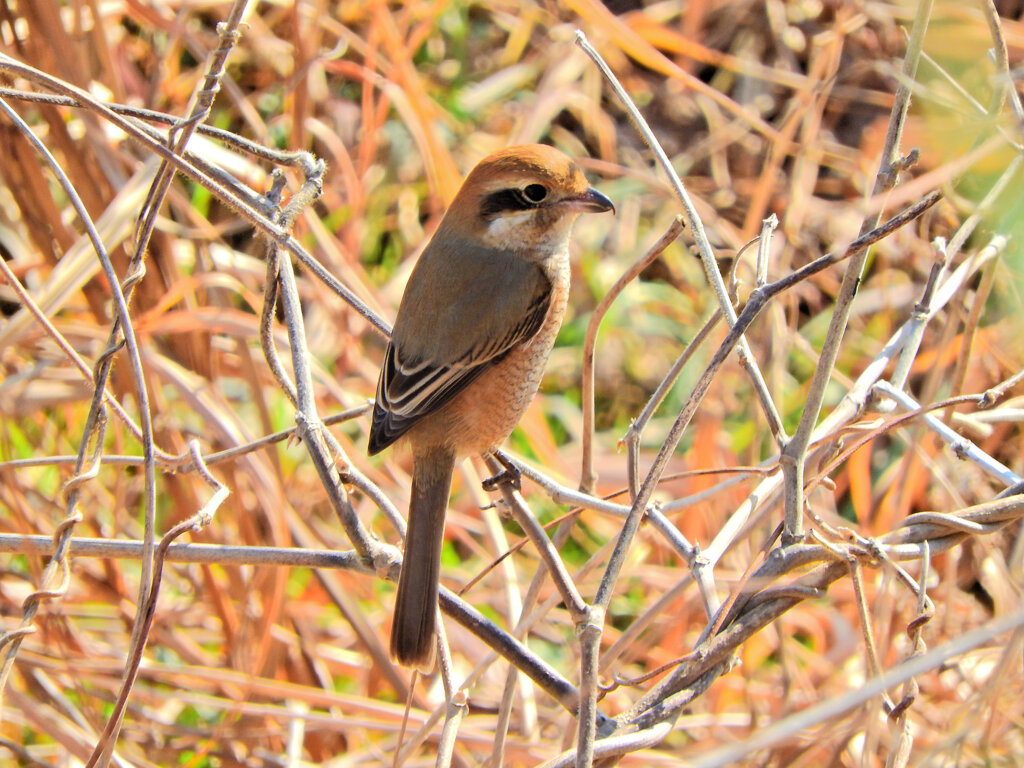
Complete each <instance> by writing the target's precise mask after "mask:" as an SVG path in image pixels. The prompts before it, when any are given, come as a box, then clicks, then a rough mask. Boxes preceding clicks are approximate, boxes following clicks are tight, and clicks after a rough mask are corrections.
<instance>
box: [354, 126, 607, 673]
mask: <svg viewBox="0 0 1024 768" xmlns="http://www.w3.org/2000/svg"><path fill="white" fill-rule="evenodd" d="M601 211H614V206H613V205H612V203H611V201H610V200H609V199H608V198H607V197H605V196H604V195H602V194H601V193H600V192H598V191H597V190H595V189H592V188H591V187H590V186H589V184H588V183H587V180H586V177H584V175H583V172H582V171H581V170H580V169H579V167H578V166H577V165H576V164H575V163H574V162H573V161H572V160H570V159H569V158H568V157H567V156H566V155H564V154H563V153H561V152H559V151H558V150H557V149H553V148H552V147H548V146H544V145H541V144H532V145H526V146H518V147H509V148H508V149H504V150H502V151H500V152H496V153H494V154H492V155H489V156H488V157H485V158H484V159H483V160H481V161H480V163H479V164H478V165H477V166H476V167H475V168H474V169H473V170H472V171H471V172H470V174H469V176H467V177H466V180H465V181H464V182H463V184H462V187H461V188H460V189H459V191H458V194H456V195H455V199H454V200H453V201H452V204H451V207H450V208H449V209H448V212H447V213H446V214H445V216H444V218H443V219H442V220H441V224H440V226H439V227H438V229H437V232H435V233H434V236H433V238H432V239H431V241H430V243H429V244H428V245H427V247H426V249H425V250H424V251H423V254H422V255H421V256H420V258H419V261H418V262H417V264H416V266H415V268H414V269H413V272H412V274H411V276H410V277H409V282H408V285H407V286H406V289H405V294H404V295H403V297H402V302H401V304H400V305H399V308H398V316H397V318H396V320H395V327H394V331H393V332H392V336H391V342H390V344H388V348H387V351H386V353H385V356H384V365H383V367H382V369H381V372H380V381H379V383H378V385H377V402H376V404H375V406H374V409H373V424H372V426H371V428H370V440H369V453H370V455H373V454H375V453H377V452H378V451H381V450H383V449H384V448H386V447H387V446H389V445H391V444H392V443H393V442H395V441H396V440H398V439H399V438H402V437H404V438H405V440H406V441H407V443H408V445H409V446H410V447H411V448H412V454H413V478H412V498H411V501H410V504H409V521H408V531H407V532H406V537H405V555H404V558H403V562H402V573H401V577H400V579H399V582H398V598H397V601H396V604H395V615H394V620H393V622H392V629H391V655H392V656H393V657H394V659H395V660H396V661H397V662H398V663H399V664H402V665H403V666H408V667H416V668H419V669H421V670H424V671H430V670H431V669H432V668H433V665H434V648H435V638H434V634H435V632H434V630H435V626H436V623H435V622H436V616H437V595H438V580H439V578H440V566H441V545H442V542H443V538H444V518H445V510H446V508H447V506H448V494H449V492H450V490H451V482H452V473H453V472H454V469H455V462H456V460H457V459H459V458H462V457H465V456H468V455H472V454H478V453H488V452H491V451H494V450H495V449H496V448H497V447H498V445H499V444H500V443H501V442H502V441H503V440H505V438H507V437H508V436H509V434H510V433H511V432H512V430H513V428H514V427H515V425H516V423H517V422H518V421H519V418H520V417H521V416H522V415H523V411H525V410H526V407H527V406H528V405H529V404H530V401H531V400H532V399H533V396H534V394H535V393H536V391H537V387H538V385H539V384H540V380H541V375H542V374H543V371H544V365H545V363H546V362H547V359H548V355H549V354H550V353H551V348H552V346H553V345H554V342H555V336H556V335H557V333H558V329H559V326H560V325H561V324H562V316H563V315H564V314H565V306H566V301H567V299H568V296H569V231H570V229H571V228H572V224H573V222H574V221H575V220H576V218H577V217H578V216H579V214H581V213H587V212H595V213H596V212H601Z"/></svg>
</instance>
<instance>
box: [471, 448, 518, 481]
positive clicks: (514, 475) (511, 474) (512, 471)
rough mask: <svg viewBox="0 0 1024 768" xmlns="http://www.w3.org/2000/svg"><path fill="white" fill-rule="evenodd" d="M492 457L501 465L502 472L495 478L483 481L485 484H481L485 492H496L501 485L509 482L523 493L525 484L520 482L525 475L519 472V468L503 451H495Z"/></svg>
mask: <svg viewBox="0 0 1024 768" xmlns="http://www.w3.org/2000/svg"><path fill="white" fill-rule="evenodd" d="M491 456H493V457H494V458H495V459H497V461H498V463H499V464H501V466H502V470H501V472H499V473H498V474H496V475H494V476H493V477H488V478H487V479H486V480H484V481H483V483H481V485H483V488H484V490H485V491H496V490H498V486H499V485H501V484H502V483H504V482H506V481H507V482H509V483H511V484H512V487H513V488H514V489H515V490H517V491H521V490H522V489H523V484H522V483H521V482H520V479H521V478H522V476H523V473H522V472H520V471H519V467H517V466H516V465H515V464H513V463H512V460H511V459H510V458H509V457H508V456H506V455H505V454H504V453H502V452H501V451H495V452H494V453H492V454H491Z"/></svg>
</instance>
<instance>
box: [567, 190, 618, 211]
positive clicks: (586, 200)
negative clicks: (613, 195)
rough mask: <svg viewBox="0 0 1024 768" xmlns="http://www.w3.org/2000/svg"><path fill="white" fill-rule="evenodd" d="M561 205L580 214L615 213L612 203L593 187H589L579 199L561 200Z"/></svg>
mask: <svg viewBox="0 0 1024 768" xmlns="http://www.w3.org/2000/svg"><path fill="white" fill-rule="evenodd" d="M562 205H564V206H566V207H567V208H569V209H570V210H573V211H579V212H580V213H603V212H604V211H611V212H612V213H615V206H614V205H613V204H612V201H611V200H609V199H608V198H607V197H605V196H604V195H602V194H601V193H600V192H598V191H597V190H596V189H594V188H593V187H590V188H589V189H588V190H587V191H586V192H584V193H583V194H582V195H580V196H579V197H571V198H568V199H567V200H563V201H562Z"/></svg>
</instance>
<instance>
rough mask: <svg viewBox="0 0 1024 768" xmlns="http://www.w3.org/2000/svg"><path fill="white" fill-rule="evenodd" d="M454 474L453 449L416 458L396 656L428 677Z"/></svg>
mask: <svg viewBox="0 0 1024 768" xmlns="http://www.w3.org/2000/svg"><path fill="white" fill-rule="evenodd" d="M454 471H455V456H454V454H452V453H451V452H450V451H447V450H444V449H441V448H431V449H427V450H424V451H422V452H417V453H416V454H414V456H413V472H412V500H411V501H410V503H409V523H408V530H407V531H406V534H405V555H404V557H403V559H402V575H401V576H400V577H399V579H398V598H397V600H396V601H395V617H394V619H393V621H392V623H391V656H392V657H393V658H394V659H395V661H397V662H398V663H399V664H401V665H402V666H404V667H415V668H417V669H419V670H420V671H422V672H425V673H427V672H430V671H431V670H432V669H433V668H434V649H435V642H436V640H435V637H434V634H435V632H434V630H435V628H436V621H437V591H438V581H439V580H440V578H441V545H442V543H443V541H444V516H445V510H446V509H447V508H448V494H449V492H450V491H451V487H452V473H453V472H454Z"/></svg>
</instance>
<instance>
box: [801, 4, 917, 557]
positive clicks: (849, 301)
mask: <svg viewBox="0 0 1024 768" xmlns="http://www.w3.org/2000/svg"><path fill="white" fill-rule="evenodd" d="M931 10H932V0H921V2H919V3H918V6H917V15H916V16H915V17H914V25H913V29H912V31H911V35H910V43H909V44H908V46H907V54H906V56H905V57H904V60H903V80H902V81H901V84H900V86H899V87H898V89H897V90H896V99H895V104H894V105H893V108H892V112H891V113H890V116H889V128H888V131H887V133H886V137H885V146H884V148H883V149H882V158H881V162H880V164H879V168H878V173H877V175H876V177H875V186H874V192H873V194H875V195H877V194H879V193H881V192H883V191H885V190H888V189H891V188H892V187H894V186H895V185H896V181H897V178H898V175H899V174H898V171H897V170H896V165H897V157H898V153H899V148H900V139H901V137H902V135H903V125H904V123H905V122H906V119H907V111H908V109H909V108H910V88H909V85H908V83H909V82H911V81H913V79H914V76H915V75H916V73H917V65H918V61H919V60H920V57H921V50H922V48H923V46H924V33H925V30H927V28H928V18H929V16H930V15H931ZM880 219H881V212H879V213H878V214H876V215H875V216H874V217H873V218H872V219H868V220H865V222H864V224H863V225H862V227H861V234H865V233H867V232H869V231H870V230H872V229H874V228H875V227H877V226H878V222H879V221H880ZM867 256H868V251H867V250H866V249H865V250H863V251H861V252H860V253H858V254H857V255H855V256H854V257H853V258H852V259H850V263H849V264H848V265H847V267H846V273H845V274H844V275H843V283H842V285H841V287H840V289H839V295H838V296H837V297H836V302H835V309H834V310H833V313H832V319H831V320H830V322H829V327H828V332H827V333H826V336H825V342H824V344H823V346H822V350H821V356H820V358H819V359H818V366H817V368H816V369H815V371H814V378H813V379H812V381H811V386H810V389H809V391H808V393H807V402H806V403H805V404H804V408H803V413H802V414H801V416H800V423H799V424H798V426H797V428H796V432H795V433H794V434H793V437H792V439H791V440H790V441H789V442H788V443H787V444H786V446H785V447H784V448H783V450H782V471H783V474H784V477H785V489H786V495H785V503H786V528H785V532H784V534H783V537H782V544H783V546H786V545H789V544H793V543H795V542H797V541H799V540H800V538H801V537H802V536H803V509H804V491H803V488H804V471H805V465H806V463H807V448H808V446H809V445H810V443H811V434H812V432H813V431H814V427H815V425H816V424H817V423H818V416H819V415H820V414H821V407H822V404H823V403H824V401H825V391H826V388H827V386H828V382H829V379H830V378H831V377H832V369H833V368H834V367H835V364H836V358H837V357H838V356H839V344H840V342H841V341H842V339H843V334H844V333H845V331H846V325H847V323H848V322H849V319H850V311H851V309H852V308H853V299H854V297H855V296H856V294H857V288H858V286H859V285H860V279H861V274H862V273H863V271H864V264H865V262H866V261H867Z"/></svg>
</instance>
